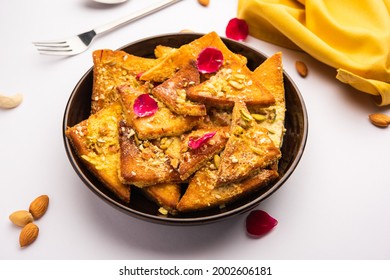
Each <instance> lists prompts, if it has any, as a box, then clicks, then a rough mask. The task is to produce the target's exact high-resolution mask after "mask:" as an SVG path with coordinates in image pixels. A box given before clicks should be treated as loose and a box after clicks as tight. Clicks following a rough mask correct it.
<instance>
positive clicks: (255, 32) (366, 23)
mask: <svg viewBox="0 0 390 280" xmlns="http://www.w3.org/2000/svg"><path fill="white" fill-rule="evenodd" d="M237 17H238V18H241V19H245V20H246V22H247V23H248V25H249V31H250V34H251V35H252V36H254V37H257V38H259V39H261V40H264V41H268V42H270V43H273V44H277V45H280V46H283V47H287V48H292V49H301V50H303V51H305V52H307V53H308V54H310V55H311V56H313V57H314V58H315V59H317V60H319V61H321V62H323V63H325V64H327V65H329V66H331V67H333V68H336V69H337V76H336V78H337V79H338V80H340V81H341V82H344V83H347V84H349V85H351V86H353V87H354V88H356V89H358V90H359V91H363V92H366V93H369V94H372V95H374V96H376V97H377V98H376V100H377V103H378V105H388V104H390V0H238V8H237Z"/></svg>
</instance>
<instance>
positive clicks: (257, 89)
mask: <svg viewBox="0 0 390 280" xmlns="http://www.w3.org/2000/svg"><path fill="white" fill-rule="evenodd" d="M187 96H188V99H190V100H193V101H198V102H201V103H205V104H206V105H210V106H214V107H221V108H232V107H233V106H234V101H235V100H238V99H239V100H242V101H244V102H245V103H246V104H247V105H248V106H249V105H256V106H269V105H272V104H273V103H274V102H275V98H274V96H273V95H272V94H271V93H270V92H269V91H268V90H267V89H266V88H265V87H264V86H263V85H262V84H261V83H260V82H258V81H257V79H256V78H255V77H254V76H253V75H252V72H251V71H250V70H249V69H248V68H247V67H246V66H243V65H240V64H239V63H236V62H233V63H230V64H229V65H227V66H225V67H222V68H221V69H220V70H219V71H218V72H217V73H216V74H215V75H214V76H211V77H210V79H208V80H206V81H204V82H203V83H200V84H199V85H197V86H194V87H191V88H189V89H188V91H187Z"/></svg>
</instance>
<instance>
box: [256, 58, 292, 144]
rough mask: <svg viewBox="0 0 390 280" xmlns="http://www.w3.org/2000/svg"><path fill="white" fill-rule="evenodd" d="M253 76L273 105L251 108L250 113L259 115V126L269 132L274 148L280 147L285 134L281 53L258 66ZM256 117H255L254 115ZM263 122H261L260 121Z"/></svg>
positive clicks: (284, 102)
mask: <svg viewBox="0 0 390 280" xmlns="http://www.w3.org/2000/svg"><path fill="white" fill-rule="evenodd" d="M253 75H254V76H255V77H256V78H257V79H258V80H259V81H260V82H261V83H262V84H263V85H264V86H265V87H266V88H267V89H268V90H269V91H270V92H272V94H273V95H274V97H275V104H274V105H271V106H269V107H266V108H258V107H257V108H252V107H250V108H249V109H250V111H251V113H252V112H253V113H254V114H258V115H260V118H258V119H259V120H260V122H259V124H260V126H262V127H264V128H266V129H268V130H269V131H270V134H269V137H270V138H271V139H272V141H273V142H274V144H275V146H277V147H279V148H280V147H281V146H282V144H283V136H284V133H285V127H284V120H285V113H286V100H285V90H284V83H283V64H282V53H281V52H277V53H275V54H274V55H272V56H270V57H269V58H267V59H266V60H265V61H264V62H263V63H262V64H260V65H259V66H258V67H257V68H256V69H255V71H253ZM254 114H253V116H255V117H256V115H254ZM262 118H264V119H263V121H261V119H262Z"/></svg>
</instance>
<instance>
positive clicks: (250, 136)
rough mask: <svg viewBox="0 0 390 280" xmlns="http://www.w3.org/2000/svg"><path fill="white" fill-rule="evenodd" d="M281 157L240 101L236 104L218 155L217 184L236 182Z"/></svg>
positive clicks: (266, 132) (264, 130)
mask: <svg viewBox="0 0 390 280" xmlns="http://www.w3.org/2000/svg"><path fill="white" fill-rule="evenodd" d="M280 157H281V152H280V149H279V148H278V147H276V146H275V144H274V143H273V142H272V140H271V138H270V137H269V136H268V130H267V129H265V128H263V127H261V126H260V125H259V124H258V123H257V122H256V121H255V119H254V118H253V117H252V116H251V114H250V113H249V111H248V109H247V107H246V105H245V103H244V102H242V101H236V103H235V106H234V108H233V113H232V124H231V126H230V138H229V140H228V142H227V143H226V147H225V150H224V151H223V153H222V155H221V162H220V165H219V168H218V180H217V185H222V184H226V183H232V182H237V181H240V180H243V179H246V178H247V177H250V176H251V175H252V174H253V172H257V170H259V169H262V168H266V167H267V166H269V165H271V164H273V163H274V162H276V161H277V160H279V158H280Z"/></svg>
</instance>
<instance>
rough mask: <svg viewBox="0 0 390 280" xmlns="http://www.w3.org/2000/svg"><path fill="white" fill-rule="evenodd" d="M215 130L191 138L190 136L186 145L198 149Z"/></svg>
mask: <svg viewBox="0 0 390 280" xmlns="http://www.w3.org/2000/svg"><path fill="white" fill-rule="evenodd" d="M215 133H216V132H210V133H206V134H204V135H203V136H202V137H199V138H193V137H190V139H189V140H188V147H190V148H191V149H193V150H196V149H199V148H200V147H202V146H203V145H204V144H205V143H206V142H207V141H208V140H209V139H210V138H212V137H213V136H214V135H215Z"/></svg>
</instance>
